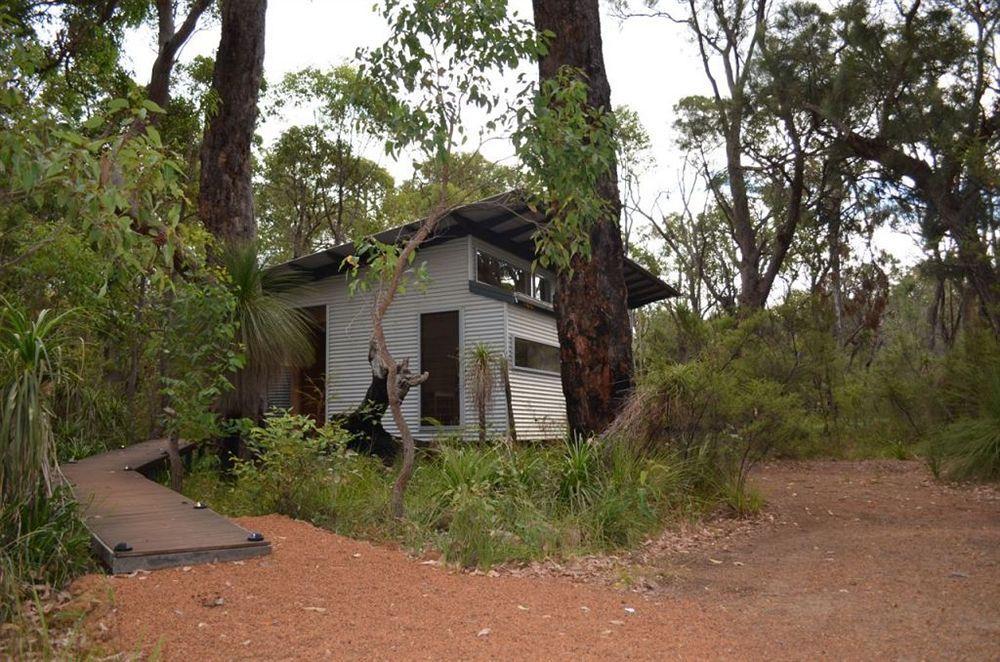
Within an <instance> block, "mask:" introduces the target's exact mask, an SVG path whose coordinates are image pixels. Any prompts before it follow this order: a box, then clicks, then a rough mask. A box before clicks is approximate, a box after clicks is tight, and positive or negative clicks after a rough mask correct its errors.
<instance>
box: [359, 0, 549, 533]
mask: <svg viewBox="0 0 1000 662" xmlns="http://www.w3.org/2000/svg"><path fill="white" fill-rule="evenodd" d="M382 14H383V16H384V17H385V19H386V20H387V22H388V24H389V32H390V35H389V38H388V39H387V40H386V42H385V44H383V46H381V47H380V48H377V49H374V50H372V51H368V52H366V53H364V54H363V55H364V65H363V66H362V68H361V71H360V75H361V76H362V77H363V78H364V79H365V81H366V83H365V84H364V85H363V86H362V89H364V90H365V91H366V93H367V94H370V95H374V101H375V103H372V104H371V105H370V106H368V107H370V108H375V109H376V111H377V113H376V115H375V117H374V120H375V122H376V123H377V125H378V126H379V128H380V130H381V132H382V133H383V134H384V135H385V136H387V138H388V140H387V141H386V149H387V150H389V152H390V153H393V154H398V153H399V151H400V150H402V149H406V148H409V149H412V150H414V151H415V152H417V153H418V154H420V155H421V156H422V157H423V158H424V159H425V160H426V162H427V163H428V168H429V172H431V173H433V176H434V179H435V181H436V184H437V199H436V200H435V202H434V205H433V207H432V208H431V209H430V210H429V211H428V213H427V215H426V216H425V217H424V219H423V220H422V221H421V222H420V225H419V227H418V228H417V229H416V230H415V231H414V232H413V233H412V234H410V235H408V236H407V237H405V238H403V239H402V240H401V242H400V243H399V244H393V245H387V244H380V243H378V242H365V243H363V244H362V245H361V246H359V250H358V253H357V255H355V256H353V257H352V258H351V264H352V265H353V270H352V273H351V276H352V281H351V282H352V285H351V287H352V289H353V290H354V291H359V290H360V291H371V292H372V295H373V296H372V316H371V320H372V346H373V348H374V354H375V356H376V358H377V360H378V361H379V362H380V364H381V365H380V366H379V370H375V369H374V366H373V374H375V375H378V374H381V372H382V371H383V370H384V371H385V375H386V390H387V396H388V402H389V410H390V412H391V414H392V418H393V421H394V422H395V424H396V428H397V429H398V430H399V433H400V437H401V439H402V446H403V463H402V466H401V467H400V471H399V475H398V476H397V478H396V482H395V483H394V485H393V489H392V496H391V510H392V514H393V516H395V517H397V518H399V517H403V515H404V512H405V511H404V504H403V497H404V494H405V492H406V487H407V485H408V484H409V481H410V478H411V477H412V475H413V469H414V462H415V448H416V447H415V442H414V439H413V434H412V432H411V431H410V428H409V425H408V424H407V422H406V418H405V417H404V416H403V412H402V408H401V403H402V394H403V393H404V390H403V389H404V385H405V384H406V381H407V380H406V375H405V372H402V373H401V370H400V367H401V366H402V367H403V368H405V367H406V362H405V361H404V362H401V363H397V362H396V360H395V359H394V358H393V356H392V353H391V351H390V349H389V345H388V342H387V340H386V336H385V330H384V327H383V322H384V320H385V317H386V315H387V313H388V312H389V307H390V306H391V305H392V302H393V301H394V299H395V298H396V296H397V294H399V293H400V292H401V291H405V289H406V288H407V286H408V283H412V280H413V263H414V261H415V259H416V255H417V249H418V248H419V247H420V245H421V244H423V242H424V241H425V240H426V239H427V238H428V237H429V236H430V234H431V232H433V231H434V229H435V228H436V227H437V225H438V223H439V222H440V221H441V219H442V218H444V217H445V216H446V215H447V214H448V212H449V210H450V209H451V208H452V207H453V206H454V205H456V204H461V203H462V202H467V201H468V200H467V198H466V197H465V196H464V195H461V196H458V197H457V198H451V197H449V191H450V188H449V185H450V183H451V174H452V171H453V167H454V165H455V152H456V148H457V146H458V145H459V144H461V143H462V142H463V141H464V139H465V138H466V135H465V128H464V126H463V124H462V118H463V116H464V114H465V113H466V112H467V111H468V110H469V109H470V108H478V109H481V110H486V111H491V110H493V109H495V108H497V106H498V104H499V100H500V99H499V96H498V95H497V93H495V92H494V91H492V89H491V88H492V86H491V76H495V75H499V74H501V73H502V72H503V71H504V70H505V69H507V68H511V67H513V66H515V65H516V64H517V63H518V62H519V61H520V59H521V58H523V57H525V56H528V55H534V54H535V53H537V50H538V45H537V42H536V40H535V38H534V32H533V31H532V30H531V29H530V27H528V26H526V25H524V24H523V23H522V22H521V21H517V20H514V19H512V18H511V17H510V16H508V13H507V2H506V0H465V1H463V2H457V3H434V2H424V1H422V0H408V1H404V2H398V1H397V0H389V1H387V2H386V3H385V4H384V6H383V10H382ZM415 273H416V277H417V279H419V278H420V276H421V275H422V274H423V270H421V269H417V270H416V272H415ZM423 275H424V276H426V274H423Z"/></svg>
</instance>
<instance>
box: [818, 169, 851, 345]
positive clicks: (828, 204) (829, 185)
mask: <svg viewBox="0 0 1000 662" xmlns="http://www.w3.org/2000/svg"><path fill="white" fill-rule="evenodd" d="M825 166H826V167H825V168H824V171H823V182H822V186H823V189H822V191H821V195H820V200H819V220H820V227H825V228H826V229H827V255H828V259H829V261H830V295H831V298H832V299H833V333H834V336H835V337H836V338H837V341H838V342H842V341H843V337H844V286H843V282H842V272H843V265H842V260H841V253H842V248H843V245H844V241H843V219H842V215H843V205H844V195H845V192H844V173H843V172H842V171H841V168H840V164H839V163H837V162H833V161H828V162H827V163H826V164H825Z"/></svg>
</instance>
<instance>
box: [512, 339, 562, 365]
mask: <svg viewBox="0 0 1000 662" xmlns="http://www.w3.org/2000/svg"><path fill="white" fill-rule="evenodd" d="M514 365H515V366H516V367H518V368H531V369H532V370H541V371H543V372H554V373H558V372H559V348H558V347H553V346H552V345H543V344H542V343H540V342H535V341H534V340H527V339H525V338H514Z"/></svg>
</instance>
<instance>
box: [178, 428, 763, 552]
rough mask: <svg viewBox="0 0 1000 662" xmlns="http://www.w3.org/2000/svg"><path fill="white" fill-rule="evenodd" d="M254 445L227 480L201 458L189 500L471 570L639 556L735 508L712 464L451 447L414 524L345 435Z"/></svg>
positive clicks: (586, 449) (430, 453)
mask: <svg viewBox="0 0 1000 662" xmlns="http://www.w3.org/2000/svg"><path fill="white" fill-rule="evenodd" d="M252 439H253V442H252V443H253V445H254V447H255V450H256V451H257V453H258V458H257V459H256V460H254V461H244V462H240V463H238V465H237V467H236V469H235V471H234V472H233V474H232V475H231V476H230V477H229V478H227V479H223V478H220V477H219V472H218V466H217V461H216V459H215V458H214V457H203V458H201V459H200V460H198V461H197V462H196V464H195V467H194V470H193V471H192V473H191V475H190V476H189V477H188V479H187V481H186V484H185V493H186V494H187V495H188V496H190V497H191V498H192V499H198V500H202V501H206V502H208V503H209V504H210V505H211V506H212V507H213V508H215V509H217V510H220V511H221V512H224V513H226V514H229V515H233V516H241V515H263V514H268V513H272V512H277V513H280V514H284V515H287V516H290V517H295V518H298V519H302V520H305V521H308V522H311V523H313V524H315V525H317V526H321V527H323V528H327V529H329V530H331V531H334V532H336V533H340V534H343V535H347V536H352V537H359V538H368V539H374V540H391V541H397V542H400V543H402V544H403V545H405V546H406V547H407V548H409V549H411V550H413V551H416V552H423V551H430V550H438V551H439V552H440V553H441V554H442V556H443V557H444V558H445V559H446V560H447V561H449V562H454V563H458V564H461V565H463V566H467V567H489V566H492V565H495V564H498V563H503V562H507V561H528V560H533V559H541V558H545V557H566V556H572V555H576V554H582V553H590V552H600V551H607V550H613V549H618V548H622V547H629V546H633V545H635V544H637V543H638V542H640V541H642V540H644V539H645V538H647V537H649V536H651V535H654V534H656V533H657V532H658V531H659V530H660V529H661V528H662V527H663V526H664V524H665V523H666V522H668V521H669V520H671V519H680V518H688V517H692V516H697V515H698V514H700V513H703V512H705V511H706V510H707V509H709V508H712V507H714V506H715V505H716V504H717V503H720V500H723V501H722V502H723V503H728V502H729V500H728V499H724V497H725V494H724V491H723V490H722V489H721V488H720V481H719V479H718V477H716V476H706V475H705V472H706V466H705V465H699V464H698V463H696V462H692V461H685V460H682V459H681V458H680V457H679V456H676V455H672V454H666V453H663V454H657V455H647V456H638V455H636V454H634V453H633V452H631V451H630V450H629V449H628V448H627V447H625V446H624V445H617V444H602V445H599V444H596V443H594V442H587V441H570V442H566V443H562V444H546V445H530V446H511V445H509V444H505V443H498V444H495V445H480V444H471V443H463V442H445V443H444V445H441V446H439V447H437V448H435V449H432V450H424V451H422V452H421V456H420V457H419V458H418V462H417V469H416V472H415V473H414V476H413V481H412V483H411V485H410V488H409V489H408V491H407V495H406V511H407V518H406V519H405V520H394V519H393V518H391V517H390V516H389V513H388V501H389V491H390V489H391V486H392V481H393V479H394V478H395V472H394V470H393V468H386V467H384V466H383V465H382V463H381V462H379V461H378V460H376V459H373V458H370V457H367V456H362V455H357V454H355V453H353V452H350V451H347V450H346V449H345V447H344V438H343V435H342V433H341V432H340V431H339V430H336V429H335V428H331V427H325V428H319V429H317V428H316V426H315V425H314V424H313V423H312V422H311V421H310V420H309V419H306V418H303V417H298V416H281V417H275V418H271V419H270V420H269V423H268V427H266V428H263V429H259V430H256V431H254V433H253V436H252ZM736 505H738V504H736ZM734 509H736V510H739V511H740V512H741V513H744V514H745V513H747V512H750V511H751V510H752V509H749V508H734Z"/></svg>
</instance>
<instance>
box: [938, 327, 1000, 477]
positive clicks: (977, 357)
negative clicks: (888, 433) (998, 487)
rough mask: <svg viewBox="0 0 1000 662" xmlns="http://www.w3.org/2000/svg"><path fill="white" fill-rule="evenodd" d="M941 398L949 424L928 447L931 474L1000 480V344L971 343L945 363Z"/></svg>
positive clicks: (988, 339) (977, 339) (986, 339)
mask: <svg viewBox="0 0 1000 662" xmlns="http://www.w3.org/2000/svg"><path fill="white" fill-rule="evenodd" d="M941 393H942V395H943V400H944V404H945V408H946V411H947V418H946V421H947V422H945V423H944V424H942V425H940V426H939V427H938V428H937V429H936V430H935V431H934V433H933V435H932V436H931V439H930V442H929V445H928V451H927V455H928V459H929V461H930V463H931V467H932V469H934V471H935V473H940V474H942V475H944V476H947V477H948V478H952V479H956V480H967V479H980V480H998V479H1000V343H998V342H997V340H996V339H995V338H993V337H992V336H988V335H982V336H970V337H969V338H967V339H966V341H965V342H963V343H962V344H961V345H960V347H959V348H958V351H956V352H955V353H954V354H953V355H952V356H951V357H950V358H949V360H948V361H947V362H946V365H945V368H944V375H943V378H942V388H941Z"/></svg>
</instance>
